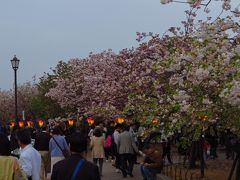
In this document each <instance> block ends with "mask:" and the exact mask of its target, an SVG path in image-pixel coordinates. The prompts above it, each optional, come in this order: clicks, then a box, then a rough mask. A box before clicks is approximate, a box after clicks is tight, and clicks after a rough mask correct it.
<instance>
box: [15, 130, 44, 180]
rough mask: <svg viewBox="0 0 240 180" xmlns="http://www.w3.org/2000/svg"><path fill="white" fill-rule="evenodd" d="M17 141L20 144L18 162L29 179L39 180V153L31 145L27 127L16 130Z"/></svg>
mask: <svg viewBox="0 0 240 180" xmlns="http://www.w3.org/2000/svg"><path fill="white" fill-rule="evenodd" d="M17 141H18V144H19V146H20V148H21V149H20V159H19V161H20V164H21V166H22V168H23V171H24V172H25V173H26V175H27V178H28V179H29V180H39V179H40V170H41V155H40V153H39V152H38V151H37V150H36V149H35V148H33V147H32V145H31V135H30V132H29V131H28V130H27V129H21V130H19V131H18V132H17Z"/></svg>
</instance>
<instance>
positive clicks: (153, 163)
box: [0, 121, 162, 180]
mask: <svg viewBox="0 0 240 180" xmlns="http://www.w3.org/2000/svg"><path fill="white" fill-rule="evenodd" d="M140 144H141V143H140V142H139V141H138V138H137V129H136V124H115V122H114V121H110V122H108V124H107V125H105V123H104V122H99V123H98V124H96V125H95V126H91V128H90V130H89V131H86V130H85V129H83V128H72V129H71V130H69V129H68V130H66V128H62V126H61V125H57V126H55V127H50V126H43V127H41V128H32V127H22V128H19V127H17V126H15V127H13V129H11V131H10V132H8V131H7V130H6V129H0V145H1V146H0V179H4V180H10V179H11V180H12V179H23V180H26V179H28V180H31V179H32V180H40V179H47V178H51V179H52V180H58V179H59V180H65V179H66V180H67V179H85V180H99V179H101V177H102V176H104V174H103V167H104V162H110V163H111V164H112V166H113V168H115V171H116V173H121V174H122V177H123V178H126V177H127V176H129V177H134V174H133V167H134V164H139V163H138V162H137V155H139V154H142V155H144V156H145V158H144V159H145V160H146V161H145V160H144V162H143V163H142V164H141V172H142V175H143V177H144V179H147V180H148V179H150V180H151V179H155V175H156V174H157V173H159V172H160V170H161V168H162V158H156V156H157V157H161V153H162V152H161V151H160V150H159V151H156V148H155V147H151V146H148V147H146V148H145V149H144V151H143V152H142V151H139V148H140ZM140 149H141V148H140ZM88 152H91V153H88ZM156 152H157V155H156ZM89 154H90V156H89ZM139 170H140V169H139Z"/></svg>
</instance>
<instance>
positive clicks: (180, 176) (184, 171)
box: [162, 163, 201, 180]
mask: <svg viewBox="0 0 240 180" xmlns="http://www.w3.org/2000/svg"><path fill="white" fill-rule="evenodd" d="M162 174H163V175H165V176H168V177H170V178H171V179H173V180H198V179H200V177H201V175H200V172H197V171H190V170H189V169H188V167H187V166H186V165H185V164H183V163H178V164H169V165H166V166H164V167H163V170H162Z"/></svg>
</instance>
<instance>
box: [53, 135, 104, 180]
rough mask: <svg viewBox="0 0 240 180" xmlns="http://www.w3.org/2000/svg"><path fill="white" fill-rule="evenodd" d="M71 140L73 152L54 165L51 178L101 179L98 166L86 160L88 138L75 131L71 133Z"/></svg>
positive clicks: (62, 179) (56, 179) (58, 179)
mask: <svg viewBox="0 0 240 180" xmlns="http://www.w3.org/2000/svg"><path fill="white" fill-rule="evenodd" d="M69 142H70V150H71V152H72V153H71V155H70V157H68V158H66V159H64V160H61V161H59V162H57V163H56V164H55V165H54V166H53V170H52V176H51V180H65V179H66V180H67V179H74V180H75V179H82V180H84V179H86V180H100V179H101V178H100V174H99V171H98V167H97V166H96V165H94V164H92V163H90V162H88V161H87V160H86V154H87V153H86V152H87V138H85V137H84V135H83V134H81V133H80V132H79V133H74V134H72V135H70V137H69ZM66 167H67V168H66Z"/></svg>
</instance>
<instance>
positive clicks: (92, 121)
mask: <svg viewBox="0 0 240 180" xmlns="http://www.w3.org/2000/svg"><path fill="white" fill-rule="evenodd" d="M87 123H88V124H89V126H91V125H93V124H94V119H93V118H92V117H88V118H87Z"/></svg>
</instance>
